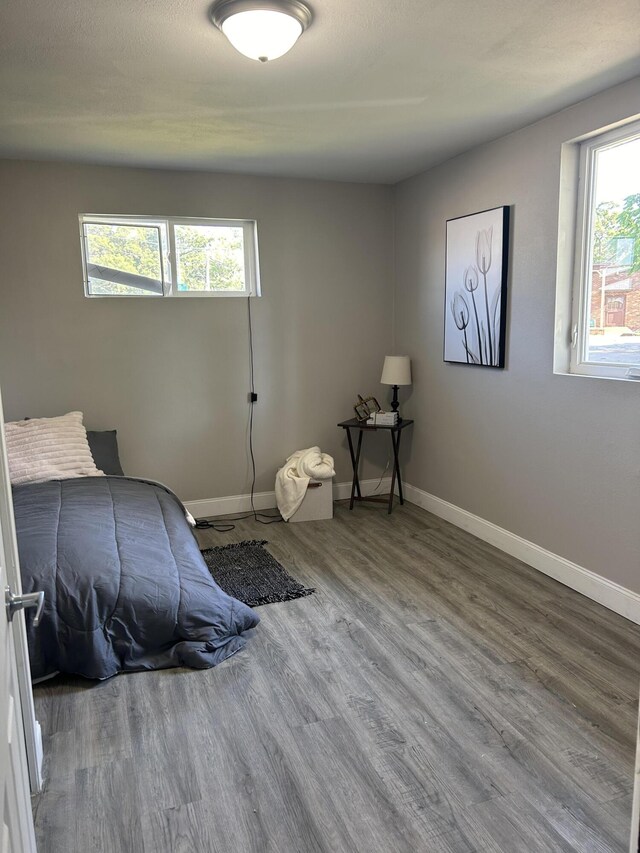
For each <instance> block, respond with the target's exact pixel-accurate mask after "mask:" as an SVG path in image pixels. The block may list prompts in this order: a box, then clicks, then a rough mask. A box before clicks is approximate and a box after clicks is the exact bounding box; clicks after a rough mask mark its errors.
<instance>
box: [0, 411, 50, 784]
mask: <svg viewBox="0 0 640 853" xmlns="http://www.w3.org/2000/svg"><path fill="white" fill-rule="evenodd" d="M0 534H1V535H2V538H3V540H4V550H3V553H4V571H5V580H4V582H3V584H2V586H1V587H0V592H4V589H5V587H6V586H7V587H9V588H10V589H11V591H12V592H13V593H14V595H16V596H19V597H21V595H22V580H21V577H20V563H19V558H18V543H17V541H16V528H15V521H14V517H13V504H12V502H11V484H10V482H9V465H8V463H7V453H6V449H5V443H4V416H3V412H2V395H0ZM27 598H31V599H32V601H31V604H33V603H34V602H33V598H34V596H27ZM11 633H12V634H13V647H14V657H15V661H16V671H17V676H18V690H19V692H20V704H21V706H22V726H23V730H24V739H25V745H26V749H27V766H28V768H29V783H30V787H31V793H32V794H35V793H37V792H38V791H40V790H41V789H42V758H43V755H42V734H41V731H40V725H39V723H38V721H37V720H36V712H35V708H34V704H33V691H32V690H31V672H30V667H29V649H28V645H27V632H26V630H25V620H24V616H23V615H22V614H20V613H19V612H17V613H16V615H15V616H14V618H13V620H12V623H11Z"/></svg>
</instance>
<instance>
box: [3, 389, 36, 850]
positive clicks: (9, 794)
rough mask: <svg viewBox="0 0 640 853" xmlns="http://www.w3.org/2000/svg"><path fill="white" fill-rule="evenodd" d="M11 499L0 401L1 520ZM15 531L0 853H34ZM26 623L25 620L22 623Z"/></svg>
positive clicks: (10, 545) (10, 544)
mask: <svg viewBox="0 0 640 853" xmlns="http://www.w3.org/2000/svg"><path fill="white" fill-rule="evenodd" d="M10 507H11V494H10V491H9V489H8V484H7V478H6V453H5V446H4V419H3V417H2V402H1V401H0V518H2V519H6V518H7V517H10V518H11V521H13V514H12V513H11V512H9V513H8V509H7V508H9V510H10ZM14 537H15V530H13V529H11V530H10V531H9V536H7V530H6V522H5V524H2V523H0V594H1V595H2V599H3V600H2V606H0V810H2V826H1V831H2V835H1V836H0V851H1V853H35V849H36V841H35V834H34V830H33V817H32V813H31V799H30V796H29V771H28V767H27V752H26V745H25V738H24V727H23V722H22V703H21V701H20V691H19V686H18V676H17V669H16V652H15V647H14V642H13V632H12V630H11V625H10V623H9V613H8V609H7V606H6V594H7V593H6V589H7V584H8V577H7V565H8V563H9V562H10V560H12V559H13V549H14V547H15V542H14V541H12V540H13V539H14ZM21 618H22V617H21Z"/></svg>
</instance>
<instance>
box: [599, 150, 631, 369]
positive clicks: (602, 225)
mask: <svg viewBox="0 0 640 853" xmlns="http://www.w3.org/2000/svg"><path fill="white" fill-rule="evenodd" d="M594 168H595V184H594V202H593V210H592V230H591V259H590V261H591V263H590V276H589V279H590V281H589V284H590V294H589V303H588V304H589V330H588V332H589V334H588V336H587V360H588V361H591V362H597V363H599V364H631V365H640V138H638V137H636V138H635V139H631V140H626V141H622V142H620V143H618V144H615V145H611V146H609V147H607V148H601V149H600V150H598V151H597V152H596V155H595V163H594Z"/></svg>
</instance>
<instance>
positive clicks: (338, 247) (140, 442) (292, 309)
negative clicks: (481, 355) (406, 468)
mask: <svg viewBox="0 0 640 853" xmlns="http://www.w3.org/2000/svg"><path fill="white" fill-rule="evenodd" d="M0 187H1V188H2V192H1V195H0V226H1V227H0V258H2V266H1V278H0V384H1V385H2V391H3V398H4V406H5V415H6V418H7V420H12V419H19V418H22V417H24V416H31V417H37V416H52V415H56V414H61V413H64V412H66V411H69V410H71V409H81V410H82V411H84V413H85V423H86V424H87V425H88V426H89V427H93V428H98V429H100V428H111V427H117V428H118V430H119V438H120V447H121V455H122V461H123V465H124V467H125V471H127V472H128V473H131V474H136V475H144V476H149V477H154V478H157V479H159V480H162V481H164V482H166V483H167V484H169V485H171V486H172V487H173V488H174V489H175V490H176V491H177V492H178V493H179V494H180V496H181V497H182V498H183V499H185V500H193V499H197V498H210V497H217V496H223V495H233V494H239V493H245V492H247V491H248V487H249V469H248V460H247V452H246V433H247V421H248V404H247V393H248V390H249V371H248V354H247V352H248V345H247V304H246V300H244V299H188V300H187V299H185V300H178V299H158V300H152V299H127V300H124V299H123V300H117V299H111V300H110V299H93V300H91V299H86V298H85V297H84V295H83V286H82V271H81V263H80V244H79V232H78V214H79V213H81V212H90V213H129V214H156V215H161V214H165V215H174V216H214V217H215V216H222V217H230V218H251V219H257V220H258V240H259V250H260V260H261V277H262V291H263V294H264V295H263V296H262V297H261V298H260V299H254V300H253V301H252V307H253V319H254V331H255V354H256V386H257V390H258V393H259V402H258V403H257V405H256V407H255V449H256V457H257V462H258V483H257V488H258V490H271V489H273V482H274V474H275V470H276V468H277V467H278V466H279V465H280V464H282V462H283V461H284V458H285V456H286V455H287V454H289V453H290V452H292V451H293V450H295V449H297V448H299V447H307V446H309V445H311V444H320V445H321V446H322V448H323V449H325V450H327V451H329V452H331V453H333V454H334V455H335V457H336V463H337V480H338V481H340V480H346V479H348V478H349V477H350V467H349V463H348V456H347V452H346V447H345V444H344V438H343V435H342V431H341V430H338V429H337V428H336V423H337V422H338V421H339V420H342V419H344V418H345V417H349V416H350V415H351V414H352V405H353V402H354V399H355V396H356V393H357V392H361V393H366V392H369V393H377V392H379V391H380V385H379V384H378V383H379V379H380V370H381V367H382V361H383V358H384V355H385V354H386V353H387V352H388V351H389V346H390V343H391V334H392V329H391V319H390V318H391V310H392V260H391V259H392V253H391V245H392V244H391V237H392V233H391V231H392V228H391V225H392V215H391V195H392V191H391V189H390V188H389V187H382V186H373V185H368V186H367V185H358V184H341V183H331V182H319V181H315V182H314V181H296V180H278V179H264V178H262V179H261V178H251V177H244V176H232V175H216V174H207V173H195V172H169V171H153V170H134V169H122V168H108V167H91V166H68V165H60V164H45V163H26V162H25V163H21V162H10V161H5V162H3V163H1V164H0ZM371 453H372V454H373V457H375V458H373V459H372V460H371V463H372V465H371V466H370V467H369V468H368V469H365V476H366V475H367V473H370V474H371V476H373V473H374V471H375V470H377V467H375V468H374V467H373V463H376V466H377V465H378V464H379V463H380V462H382V464H384V461H385V458H386V455H384V454H383V451H382V449H381V448H374V447H373V446H372V447H371Z"/></svg>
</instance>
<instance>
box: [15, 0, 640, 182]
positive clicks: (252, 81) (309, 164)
mask: <svg viewBox="0 0 640 853" xmlns="http://www.w3.org/2000/svg"><path fill="white" fill-rule="evenodd" d="M311 5H312V8H313V11H314V15H315V20H314V22H313V24H312V25H311V28H310V29H309V30H308V31H307V32H306V33H305V34H304V35H303V36H302V38H301V39H300V41H299V42H298V44H297V45H296V46H295V47H294V48H293V50H292V51H291V53H289V54H287V55H286V56H284V57H283V58H281V59H278V60H275V61H273V62H271V63H267V64H266V65H261V64H260V63H257V62H253V61H251V60H249V59H246V58H244V57H243V56H241V55H240V54H238V53H237V52H236V51H235V50H234V49H233V48H232V47H231V45H230V44H229V43H228V42H227V41H226V39H225V38H224V36H223V35H222V34H221V33H220V32H219V31H218V30H217V29H215V28H214V27H213V25H212V24H210V23H209V21H208V16H207V12H208V3H207V2H206V0H204V2H203V0H134V1H133V2H132V0H55V2H51V0H48V2H45V0H2V10H1V12H0V16H1V18H0V156H7V157H23V158H30V159H64V160H74V161H87V162H100V163H123V164H131V165H149V166H167V167H168V166H171V167H180V168H205V169H211V170H216V171H228V172H245V173H249V174H265V175H290V176H305V177H319V178H331V179H338V180H354V181H382V182H395V181H398V180H400V179H402V178H404V177H407V176H409V175H411V174H414V173H416V172H419V171H421V170H422V169H424V168H426V167H428V166H431V165H433V164H435V163H438V162H440V161H442V160H445V159H448V158H449V157H451V156H453V155H454V154H456V153H459V152H461V151H464V150H466V149H468V148H471V147H472V146H474V145H477V144H478V143H481V142H483V141H486V140H489V139H493V138H495V137H498V136H500V135H502V134H503V133H506V132H508V131H510V130H513V129H516V128H518V127H522V126H524V125H526V124H529V123H530V122H532V121H534V120H536V119H538V118H541V117H542V116H544V115H547V114H549V113H551V112H554V111H555V110H558V109H561V108H562V107H564V106H567V105H569V104H571V103H574V102H575V101H578V100H580V99H582V98H585V97H587V96H589V95H591V94H594V93H595V92H598V91H600V90H602V89H605V88H607V87H608V86H610V85H613V84H615V83H618V82H621V81H623V80H628V79H630V78H631V77H633V76H635V75H637V74H640V40H639V35H638V34H639V32H640V3H639V2H638V0H526V2H525V0H484V2H478V0H428V2H425V0H396V2H393V0H311Z"/></svg>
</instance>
